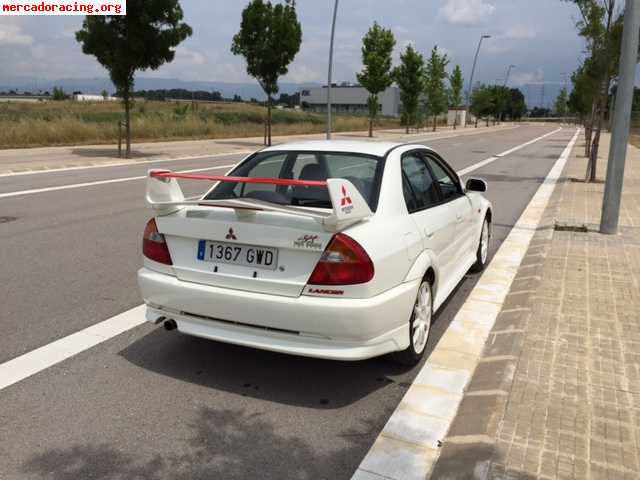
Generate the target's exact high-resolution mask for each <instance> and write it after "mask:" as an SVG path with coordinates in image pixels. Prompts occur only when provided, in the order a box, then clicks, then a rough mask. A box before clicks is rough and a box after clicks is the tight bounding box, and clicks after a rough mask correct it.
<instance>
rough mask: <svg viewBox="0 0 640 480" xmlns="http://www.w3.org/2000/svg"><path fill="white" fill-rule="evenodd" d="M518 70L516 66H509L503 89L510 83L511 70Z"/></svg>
mask: <svg viewBox="0 0 640 480" xmlns="http://www.w3.org/2000/svg"><path fill="white" fill-rule="evenodd" d="M513 68H516V66H515V65H509V68H507V76H506V77H504V85H503V87H506V86H507V83H509V75H511V69H513Z"/></svg>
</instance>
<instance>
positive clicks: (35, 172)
mask: <svg viewBox="0 0 640 480" xmlns="http://www.w3.org/2000/svg"><path fill="white" fill-rule="evenodd" d="M253 152H254V150H239V151H237V152H226V153H214V154H210V155H192V156H187V157H177V158H156V159H155V160H154V159H149V160H140V161H130V162H122V161H119V162H118V161H116V162H111V163H102V164H100V165H84V166H83V165H79V166H77V167H65V168H51V169H46V170H32V171H29V172H11V173H2V174H0V178H2V177H21V176H24V175H41V174H46V173H58V172H70V171H73V170H92V169H94V168H108V167H135V166H136V165H147V164H149V163H166V162H180V161H182V160H203V159H205V158H217V157H231V156H234V155H248V154H250V153H253Z"/></svg>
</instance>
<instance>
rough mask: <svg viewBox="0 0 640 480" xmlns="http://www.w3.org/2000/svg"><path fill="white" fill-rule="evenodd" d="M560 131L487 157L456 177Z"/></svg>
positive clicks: (464, 169)
mask: <svg viewBox="0 0 640 480" xmlns="http://www.w3.org/2000/svg"><path fill="white" fill-rule="evenodd" d="M560 130H562V127H560V128H556V129H555V130H554V131H553V132H549V133H546V134H544V135H542V136H540V137H537V138H534V139H533V140H529V141H528V142H526V143H523V144H521V145H518V146H517V147H513V148H511V149H509V150H506V151H504V152H502V153H498V154H497V155H495V156H493V157H489V158H487V159H486V160H483V161H482V162H480V163H476V164H475V165H471V166H470V167H467V168H463V169H462V170H460V171H459V172H458V175H459V176H461V177H462V176H463V175H466V174H467V173H471V172H473V171H474V170H477V169H478V168H480V167H484V166H485V165H489V164H490V163H493V162H495V161H496V160H498V159H500V158H502V157H506V156H507V155H510V154H512V153H515V152H517V151H518V150H522V149H523V148H525V147H528V146H529V145H532V144H534V143H536V142H539V141H540V140H543V139H545V138H547V137H550V136H551V135H555V134H556V133H558V132H559V131H560Z"/></svg>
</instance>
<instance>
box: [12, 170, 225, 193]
mask: <svg viewBox="0 0 640 480" xmlns="http://www.w3.org/2000/svg"><path fill="white" fill-rule="evenodd" d="M234 166H235V164H233V165H218V166H217V167H207V168H194V169H191V170H182V171H180V173H195V172H206V171H208V170H220V169H223V168H231V167H234ZM145 178H147V176H146V175H138V176H136V177H124V178H112V179H110V180H98V181H95V182H85V183H74V184H71V185H60V186H57V187H45V188H34V189H32V190H20V191H18V192H7V193H0V198H9V197H21V196H23V195H34V194H36V193H46V192H56V191H58V190H71V189H74V188H83V187H93V186H96V185H108V184H110V183H123V182H132V181H134V180H143V179H145Z"/></svg>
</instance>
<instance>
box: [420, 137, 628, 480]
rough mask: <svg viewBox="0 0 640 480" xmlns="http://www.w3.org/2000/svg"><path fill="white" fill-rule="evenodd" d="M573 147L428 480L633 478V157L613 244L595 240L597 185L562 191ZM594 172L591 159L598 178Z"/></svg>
mask: <svg viewBox="0 0 640 480" xmlns="http://www.w3.org/2000/svg"><path fill="white" fill-rule="evenodd" d="M608 141H609V137H608V136H606V137H605V138H603V142H602V146H601V152H602V154H603V155H604V156H605V157H606V156H607V154H608V151H609V144H608ZM583 142H584V140H582V141H581V142H579V143H578V145H577V146H576V148H575V149H574V153H573V155H572V157H571V158H570V160H569V162H568V163H567V166H566V168H565V171H564V177H565V178H564V179H563V181H562V182H561V183H559V184H558V186H557V188H556V190H555V192H554V194H553V197H552V199H551V202H550V204H549V206H548V207H547V209H546V211H545V213H544V216H543V219H542V222H541V224H540V227H539V228H538V230H537V231H536V233H535V235H534V237H533V240H532V242H531V244H530V247H529V249H528V251H527V255H526V256H525V258H524V259H523V262H522V265H521V267H520V269H519V271H518V275H517V277H516V279H515V281H514V283H513V285H512V288H511V291H510V293H509V295H508V297H507V299H506V302H505V304H504V307H503V309H502V311H501V313H500V315H499V316H498V318H497V321H496V323H495V325H494V328H493V330H492V332H491V334H490V336H489V339H488V341H487V343H486V345H485V349H484V352H483V356H482V358H481V360H480V363H479V364H478V366H477V367H476V370H475V372H474V375H473V377H472V380H471V381H470V383H469V384H468V385H467V388H466V391H465V395H464V398H463V400H462V403H461V404H460V408H459V410H458V413H457V415H456V418H455V420H454V422H453V423H452V425H451V427H450V429H449V433H448V435H447V436H446V437H445V440H444V442H443V447H442V449H441V453H440V456H439V459H438V461H437V463H436V465H435V466H434V469H433V470H432V473H431V477H430V478H432V479H476V478H478V479H479V478H490V479H510V480H511V479H555V478H559V479H580V480H583V479H593V480H595V479H638V478H640V150H639V149H637V148H635V147H629V153H628V157H627V168H626V176H625V188H624V194H623V208H622V215H621V221H620V225H621V228H620V233H619V234H618V235H616V236H604V235H600V234H599V233H597V231H598V226H599V225H598V224H599V222H600V210H601V205H602V195H603V191H604V184H603V183H602V182H598V183H594V184H586V183H584V182H581V181H573V179H583V178H584V174H585V170H586V159H585V158H584V157H583V156H582V153H583V152H584V144H583ZM605 172H606V160H603V159H600V162H599V165H598V176H599V178H603V177H604V175H605ZM556 224H557V225H561V226H562V225H563V226H583V225H586V227H587V228H588V232H587V233H582V232H573V231H560V230H554V225H556Z"/></svg>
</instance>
